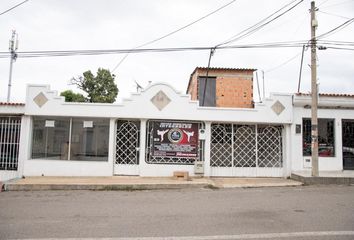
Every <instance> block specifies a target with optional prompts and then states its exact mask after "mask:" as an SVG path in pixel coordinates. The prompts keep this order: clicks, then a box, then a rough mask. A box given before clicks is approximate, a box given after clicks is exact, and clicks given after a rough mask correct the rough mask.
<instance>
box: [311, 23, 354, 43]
mask: <svg viewBox="0 0 354 240" xmlns="http://www.w3.org/2000/svg"><path fill="white" fill-rule="evenodd" d="M353 22H354V18H351V19H349V20H347V21H345V22H344V23H342V24H340V25H339V26H337V27H335V28H333V29H331V30H329V31H328V32H325V33H323V34H321V35H319V36H317V39H320V38H324V37H328V36H330V35H332V34H334V33H335V32H338V31H340V30H342V29H344V28H345V27H347V26H349V24H352V23H353Z"/></svg>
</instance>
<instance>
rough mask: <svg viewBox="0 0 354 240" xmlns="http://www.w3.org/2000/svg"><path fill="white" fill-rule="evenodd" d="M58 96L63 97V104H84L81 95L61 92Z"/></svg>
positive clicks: (83, 98) (69, 91)
mask: <svg viewBox="0 0 354 240" xmlns="http://www.w3.org/2000/svg"><path fill="white" fill-rule="evenodd" d="M60 96H63V97H65V102H85V97H84V96H83V95H82V94H80V93H74V92H73V91H71V90H66V91H64V92H61V93H60Z"/></svg>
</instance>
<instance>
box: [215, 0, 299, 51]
mask: <svg viewBox="0 0 354 240" xmlns="http://www.w3.org/2000/svg"><path fill="white" fill-rule="evenodd" d="M296 1H297V0H294V1H292V2H290V3H288V4H286V5H284V6H283V7H281V8H280V9H278V10H277V11H275V12H274V13H272V14H271V15H269V16H267V17H266V18H264V19H262V20H261V21H259V22H258V23H256V24H254V25H252V26H251V27H249V28H246V29H245V30H243V31H241V32H239V33H237V34H235V35H234V36H232V37H231V38H229V39H228V40H226V41H224V42H222V43H219V44H217V45H216V47H218V46H222V45H226V44H229V43H232V42H235V41H237V40H240V39H242V38H244V37H246V36H249V35H250V34H252V33H254V32H256V31H258V30H259V29H261V28H262V27H264V26H266V25H268V24H269V23H271V22H272V21H274V20H276V19H278V18H279V17H281V16H283V15H284V14H286V13H287V12H289V11H291V10H292V9H293V8H295V7H296V6H298V5H299V4H300V3H301V2H303V0H301V1H299V2H298V3H296V4H295V5H294V6H292V7H290V8H289V9H287V10H286V11H285V12H282V13H280V14H278V15H276V14H277V13H279V12H281V11H282V10H284V9H285V8H287V7H288V6H290V5H292V4H293V3H294V2H296ZM274 15H276V16H275V17H273V16H274ZM272 17H273V18H272ZM270 18H271V19H270ZM268 19H270V20H268ZM267 20H268V21H267Z"/></svg>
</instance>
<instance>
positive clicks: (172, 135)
mask: <svg viewBox="0 0 354 240" xmlns="http://www.w3.org/2000/svg"><path fill="white" fill-rule="evenodd" d="M182 138H183V133H182V131H181V130H180V129H178V128H173V129H171V130H170V131H169V132H168V140H170V142H172V143H179V142H180V141H181V140H182Z"/></svg>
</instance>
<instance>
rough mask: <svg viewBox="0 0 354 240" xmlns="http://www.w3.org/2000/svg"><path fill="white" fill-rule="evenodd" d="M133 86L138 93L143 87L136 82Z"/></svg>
mask: <svg viewBox="0 0 354 240" xmlns="http://www.w3.org/2000/svg"><path fill="white" fill-rule="evenodd" d="M134 82H135V84H136V92H137V93H138V92H139V89H140V90H141V89H143V87H142V86H141V85H140V84H139V83H138V82H137V81H136V80H134Z"/></svg>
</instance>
